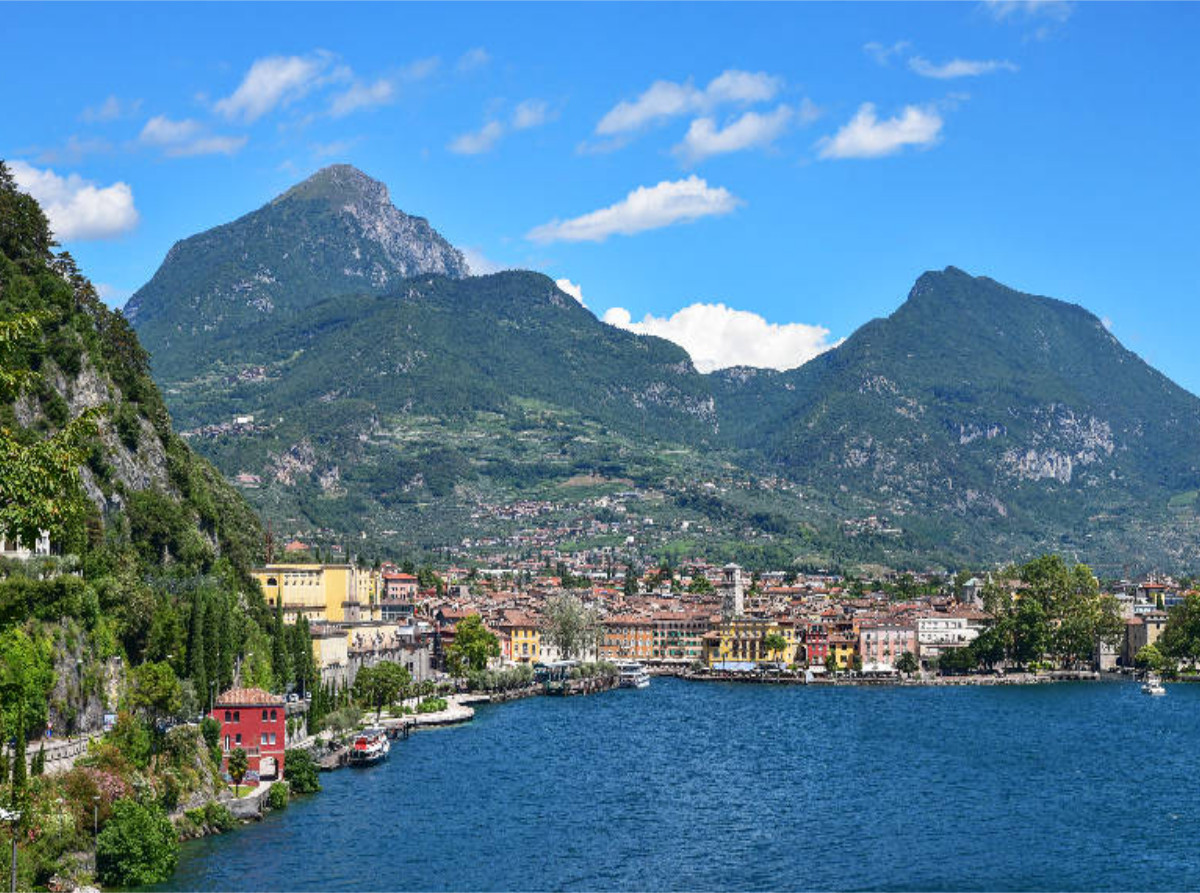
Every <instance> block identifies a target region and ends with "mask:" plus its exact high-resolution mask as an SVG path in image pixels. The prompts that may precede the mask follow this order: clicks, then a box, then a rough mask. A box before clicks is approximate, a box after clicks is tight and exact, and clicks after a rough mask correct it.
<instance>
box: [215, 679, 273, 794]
mask: <svg viewBox="0 0 1200 893" xmlns="http://www.w3.org/2000/svg"><path fill="white" fill-rule="evenodd" d="M212 718H213V719H215V720H216V721H217V722H219V723H220V724H221V753H222V754H223V757H222V760H221V768H222V769H228V768H229V755H230V754H231V753H232V752H233V751H234V750H236V749H237V748H239V747H240V748H241V749H242V750H244V751H246V756H247V763H249V766H250V770H251V771H253V772H257V773H258V777H259V778H261V779H276V778H283V751H284V748H285V746H286V744H285V739H286V738H287V705H286V704H285V703H284V701H283V698H281V697H279V696H278V695H273V694H271V693H270V692H265V691H263V690H262V689H261V688H231V689H230V690H229V691H227V692H225V693H223V694H222V695H221V696H220V697H219V698H217V705H216V707H215V708H214V709H213V712H212Z"/></svg>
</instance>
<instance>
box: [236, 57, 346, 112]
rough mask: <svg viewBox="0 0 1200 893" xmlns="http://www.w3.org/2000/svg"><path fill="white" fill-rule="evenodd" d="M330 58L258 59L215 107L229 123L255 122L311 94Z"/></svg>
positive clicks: (341, 73)
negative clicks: (276, 108) (233, 89)
mask: <svg viewBox="0 0 1200 893" xmlns="http://www.w3.org/2000/svg"><path fill="white" fill-rule="evenodd" d="M331 58H332V57H331V56H330V55H329V54H328V53H316V54H314V55H311V56H267V57H265V58H263V59H257V60H255V62H254V64H253V65H251V66H250V70H249V71H248V72H246V76H245V78H243V79H242V83H241V84H240V85H239V86H238V88H237V89H236V90H235V91H234V92H233V93H232V94H230V95H229V96H226V97H225V98H224V99H220V100H217V103H216V106H215V108H216V110H217V111H218V112H220V113H221V114H222V115H224V116H225V117H226V118H229V119H230V120H241V121H244V122H246V123H247V124H250V123H253V122H254V121H257V120H258V119H259V118H261V117H262V116H263V115H265V114H267V112H269V111H271V110H272V109H274V108H275V107H276V106H279V105H287V104H288V103H290V102H293V101H295V100H297V99H299V98H300V97H301V96H304V95H305V94H306V93H308V91H309V90H311V89H312V88H313V87H314V86H316V85H317V83H318V81H319V80H320V79H321V76H322V74H323V73H324V72H325V70H326V69H327V68H328V67H329V63H330V61H331ZM334 74H335V76H336V77H337V78H339V79H341V78H345V77H347V76H348V75H349V71H348V69H338V70H337V71H335V73H334Z"/></svg>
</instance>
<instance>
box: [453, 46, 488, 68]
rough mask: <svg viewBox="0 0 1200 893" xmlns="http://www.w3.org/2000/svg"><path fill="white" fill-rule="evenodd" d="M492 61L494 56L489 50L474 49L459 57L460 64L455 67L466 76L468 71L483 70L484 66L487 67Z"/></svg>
mask: <svg viewBox="0 0 1200 893" xmlns="http://www.w3.org/2000/svg"><path fill="white" fill-rule="evenodd" d="M491 61H492V56H491V54H490V53H489V52H488V51H487V50H485V49H484V48H483V47H475V48H474V49H470V50H467V51H466V52H465V53H463V54H462V55H461V56H459V57H458V64H457V65H456V66H455V67H456V68H457V69H458V70H459V72H461V73H464V74H465V73H466V72H468V71H474V70H475V69H477V68H483V66H485V65H487V64H488V63H489V62H491Z"/></svg>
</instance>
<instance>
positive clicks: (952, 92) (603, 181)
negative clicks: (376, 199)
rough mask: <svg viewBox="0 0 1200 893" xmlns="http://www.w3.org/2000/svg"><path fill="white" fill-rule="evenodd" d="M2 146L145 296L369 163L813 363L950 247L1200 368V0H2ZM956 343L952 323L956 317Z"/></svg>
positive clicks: (504, 257)
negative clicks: (239, 226) (450, 0)
mask: <svg viewBox="0 0 1200 893" xmlns="http://www.w3.org/2000/svg"><path fill="white" fill-rule="evenodd" d="M0 28H2V30H3V31H4V33H5V36H6V39H5V41H4V46H5V52H4V53H3V54H0V83H3V84H4V85H5V86H6V87H7V89H6V90H5V91H4V94H5V103H6V106H7V108H6V113H5V114H4V115H3V116H0V158H2V159H4V160H5V161H6V163H8V164H9V165H10V167H11V168H12V169H13V171H14V172H15V174H16V177H17V180H18V183H19V184H20V185H21V186H22V188H25V189H26V190H27V191H29V192H30V193H31V194H34V195H35V196H36V197H37V198H38V199H39V200H40V201H41V202H42V203H43V205H44V206H45V207H46V208H47V210H48V214H49V216H50V219H51V223H52V225H53V226H54V228H55V231H56V232H57V234H58V237H59V240H60V242H61V243H62V245H63V246H64V247H65V248H66V249H68V250H70V251H71V253H72V254H73V255H74V256H75V257H76V259H77V260H78V261H79V263H80V266H81V267H82V269H83V270H84V271H85V273H87V274H88V275H89V276H90V277H91V278H92V280H93V281H94V282H96V283H97V284H98V286H99V287H100V290H101V293H102V295H103V296H104V297H105V300H106V301H108V302H109V303H110V304H111V305H113V306H120V305H121V304H123V303H124V301H125V300H127V299H128V297H129V295H131V294H132V293H133V292H134V291H136V289H137V288H139V287H140V286H141V285H143V284H144V283H145V282H146V281H147V280H148V279H149V278H150V277H151V276H152V275H153V273H154V271H155V270H156V269H157V267H158V265H159V264H160V263H161V262H162V259H163V257H164V256H165V254H166V252H167V251H168V249H169V248H170V247H171V245H172V244H173V243H174V242H175V241H177V240H179V239H182V238H186V237H187V236H189V235H192V234H194V233H197V232H200V231H203V230H205V229H208V228H210V227H212V226H216V225H218V224H221V223H225V222H228V221H230V220H233V219H235V218H237V217H239V216H241V215H242V214H245V213H248V212H250V211H252V210H254V209H255V208H257V207H259V206H261V205H262V204H264V203H265V202H267V201H269V200H270V199H271V198H273V197H274V196H275V195H277V194H279V193H280V192H283V191H284V190H285V189H287V188H288V187H289V186H291V185H293V184H294V183H296V182H298V181H299V180H301V179H303V178H304V177H306V176H308V175H310V174H311V173H313V172H314V171H316V170H318V169H319V168H321V167H323V166H325V165H328V164H333V163H349V164H353V165H355V166H357V167H359V168H361V169H362V170H363V171H365V172H366V173H368V174H369V175H371V176H372V177H374V178H376V179H378V180H381V181H383V182H384V183H385V184H387V186H388V187H389V189H390V191H391V196H392V200H393V202H394V203H395V204H396V205H397V206H398V207H399V208H401V209H402V210H404V211H406V212H408V213H410V214H415V215H418V216H422V217H426V218H428V219H429V220H430V222H431V223H432V224H433V225H434V227H435V228H437V229H438V230H439V231H440V232H441V233H442V234H443V235H444V236H445V237H446V238H448V239H449V240H450V241H451V242H453V243H454V244H455V245H457V246H458V247H460V248H462V249H463V250H464V252H465V253H466V254H467V257H468V259H469V261H470V263H471V265H472V269H473V270H474V271H476V272H480V273H486V272H491V271H494V270H497V269H503V268H507V267H519V268H528V269H535V270H540V271H542V272H545V273H546V274H548V275H550V276H551V277H553V278H555V279H556V280H558V281H559V282H560V285H561V286H562V287H563V288H564V289H565V290H567V291H569V292H571V293H572V294H574V295H575V296H576V297H577V298H578V299H580V300H581V301H582V302H583V303H584V304H585V306H587V307H588V308H589V309H590V310H591V311H592V312H593V313H595V314H596V315H597V316H598V317H600V318H602V319H604V320H605V321H607V322H610V323H612V324H615V325H621V326H623V327H626V328H631V329H633V330H635V331H643V332H651V333H654V334H659V335H663V336H664V337H668V338H671V339H672V340H675V341H677V342H678V343H680V344H682V345H683V346H684V347H685V348H687V349H688V351H689V352H690V353H691V355H692V357H693V359H694V360H695V362H696V365H697V367H698V368H700V369H701V370H702V371H707V370H710V369H713V368H719V367H721V366H728V365H733V364H739V363H745V364H749V365H758V366H770V367H774V368H789V367H792V366H796V365H799V364H800V363H802V362H804V361H805V360H807V359H809V358H811V357H812V356H814V355H816V354H817V353H819V352H820V351H822V350H825V349H828V348H829V347H831V346H833V345H835V344H837V343H838V342H839V341H840V340H841V339H843V338H845V337H847V336H848V335H850V334H851V333H852V332H853V331H854V330H855V329H856V328H857V327H858V326H860V325H862V324H863V323H865V322H867V321H868V320H870V319H872V318H875V317H879V316H886V315H887V314H889V313H891V312H892V311H893V310H895V309H896V307H898V306H899V305H900V303H902V302H903V300H904V298H905V296H906V294H907V292H908V290H909V288H910V287H911V286H912V283H913V282H914V281H915V279H916V278H917V277H918V276H919V275H920V274H921V273H922V272H924V271H925V270H930V269H941V268H943V267H946V266H949V265H954V266H957V267H961V268H962V269H965V270H967V271H968V272H970V273H973V274H976V275H987V276H990V277H992V278H994V279H997V280H999V281H1000V282H1003V283H1005V284H1007V285H1011V286H1013V287H1014V288H1018V289H1020V290H1022V291H1028V292H1032V293H1035V294H1043V295H1050V296H1052V297H1057V298H1061V299H1064V300H1069V301H1073V302H1077V303H1079V304H1082V305H1083V306H1084V307H1086V308H1088V309H1089V310H1091V311H1092V312H1093V313H1095V314H1096V315H1097V316H1099V317H1100V318H1101V319H1103V320H1104V322H1105V324H1106V325H1107V326H1109V327H1110V329H1111V330H1112V331H1113V333H1114V334H1115V335H1116V336H1117V337H1118V338H1119V339H1121V340H1122V342H1123V343H1125V345H1126V346H1128V347H1129V348H1130V349H1132V350H1134V351H1136V352H1137V353H1138V354H1140V355H1141V356H1142V357H1144V358H1145V359H1146V360H1147V361H1148V362H1150V363H1151V364H1153V365H1154V366H1156V367H1157V368H1159V369H1160V370H1162V371H1163V372H1165V373H1166V374H1167V375H1168V376H1170V377H1171V378H1173V379H1174V380H1175V381H1177V382H1178V383H1179V384H1181V385H1183V386H1184V387H1186V388H1188V389H1189V390H1190V391H1192V392H1193V393H1200V351H1197V350H1196V349H1195V347H1194V345H1195V342H1196V339H1197V336H1196V332H1197V331H1198V330H1200V272H1198V265H1197V259H1198V257H1200V251H1198V250H1197V246H1198V245H1200V216H1198V215H1197V208H1198V207H1200V165H1198V164H1197V161H1198V160H1200V77H1197V75H1196V72H1195V53H1194V44H1195V39H1196V36H1197V35H1198V34H1200V5H1197V4H1194V3H1163V4H1157V3H1138V4H1132V3H1130V4H1126V3H1067V2H1060V0H1038V2H1016V0H990V2H988V0H985V2H980V3H973V2H962V3H923V4H910V3H903V2H888V3H879V4H875V3H836V4H818V3H800V4H784V3H773V4H763V5H757V4H737V5H721V4H708V3H706V4H697V5H690V4H685V3H678V4H676V3H672V4H667V5H651V4H608V3H605V4H528V5H502V4H484V5H476V4H468V3H455V4H448V5H437V4H432V3H430V4H415V5H391V4H377V3H371V4H363V5H357V4H337V5H324V4H318V3H305V4H299V5H289V4H275V3H273V4H264V5H249V4H247V5H237V4H197V5H192V4H183V3H171V4H153V5H151V4H132V5H107V4H99V3H97V4H86V5H71V4H30V5H25V4H6V6H5V15H4V24H3V26H0ZM930 337H931V338H937V337H938V333H936V332H931V333H930Z"/></svg>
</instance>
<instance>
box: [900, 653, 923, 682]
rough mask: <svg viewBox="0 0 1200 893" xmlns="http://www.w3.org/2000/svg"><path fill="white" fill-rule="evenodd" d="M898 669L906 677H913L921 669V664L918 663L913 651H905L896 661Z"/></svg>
mask: <svg viewBox="0 0 1200 893" xmlns="http://www.w3.org/2000/svg"><path fill="white" fill-rule="evenodd" d="M896 669H897V670H899V671H900V672H901V673H903V674H905V675H906V676H911V675H912V674H913V673H915V672H917V671H918V670H919V669H921V665H920V663H919V662H918V661H917V656H916V655H915V654H913V653H912V652H911V651H905V652H904V653H903V654H901V655H900V657H898V658H897V659H896Z"/></svg>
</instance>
